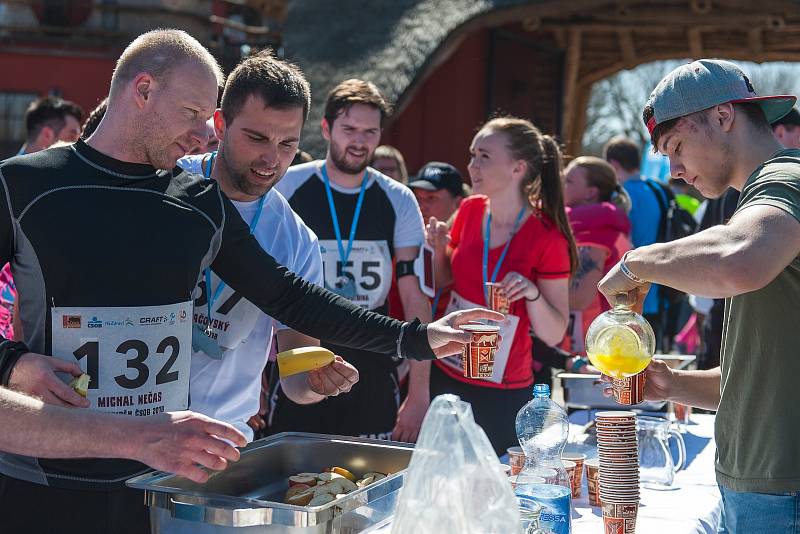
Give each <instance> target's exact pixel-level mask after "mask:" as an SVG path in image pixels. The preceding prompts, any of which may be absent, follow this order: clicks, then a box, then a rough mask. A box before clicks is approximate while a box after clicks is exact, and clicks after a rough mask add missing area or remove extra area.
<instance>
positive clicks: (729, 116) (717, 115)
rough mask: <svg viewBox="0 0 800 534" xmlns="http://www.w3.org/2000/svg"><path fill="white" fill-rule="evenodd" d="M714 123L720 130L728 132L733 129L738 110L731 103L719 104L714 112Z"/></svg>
mask: <svg viewBox="0 0 800 534" xmlns="http://www.w3.org/2000/svg"><path fill="white" fill-rule="evenodd" d="M712 117H713V120H714V122H716V124H718V125H719V128H720V130H722V131H723V132H728V131H730V129H731V128H732V127H733V121H734V119H735V118H736V108H735V107H734V106H733V104H731V103H729V102H728V103H725V104H719V105H718V106H716V107H715V108H714V109H713V110H712Z"/></svg>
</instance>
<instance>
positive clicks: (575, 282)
mask: <svg viewBox="0 0 800 534" xmlns="http://www.w3.org/2000/svg"><path fill="white" fill-rule="evenodd" d="M590 249H591V247H578V270H577V271H575V275H574V276H573V277H572V284H571V285H572V287H573V288H576V287H578V286H579V285H581V282H582V281H583V279H584V277H585V276H586V275H587V274H589V273H590V272H592V271H594V270H595V269H599V268H600V265H599V264H598V263H597V262H596V261H595V259H594V258H592V254H591V250H590Z"/></svg>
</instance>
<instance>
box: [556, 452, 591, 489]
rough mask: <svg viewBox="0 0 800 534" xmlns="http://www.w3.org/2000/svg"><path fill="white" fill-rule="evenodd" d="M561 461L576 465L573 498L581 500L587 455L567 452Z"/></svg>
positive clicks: (573, 479)
mask: <svg viewBox="0 0 800 534" xmlns="http://www.w3.org/2000/svg"><path fill="white" fill-rule="evenodd" d="M561 459H562V460H565V461H566V460H569V461H570V462H574V463H575V474H574V476H573V478H572V498H573V499H579V498H580V496H581V484H582V483H583V463H584V462H585V461H586V455H585V454H582V453H579V452H565V453H564V454H562V455H561Z"/></svg>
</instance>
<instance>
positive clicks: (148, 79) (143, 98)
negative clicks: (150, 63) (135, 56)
mask: <svg viewBox="0 0 800 534" xmlns="http://www.w3.org/2000/svg"><path fill="white" fill-rule="evenodd" d="M131 87H132V88H133V100H134V102H136V107H138V108H139V109H142V108H144V107H145V106H146V105H147V103H148V101H149V100H150V98H151V97H152V92H153V89H154V87H155V81H154V80H153V77H152V76H150V75H149V74H147V73H146V72H143V73H141V74H139V75H138V76H136V78H134V79H133V82H131Z"/></svg>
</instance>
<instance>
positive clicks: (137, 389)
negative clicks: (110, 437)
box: [52, 302, 192, 416]
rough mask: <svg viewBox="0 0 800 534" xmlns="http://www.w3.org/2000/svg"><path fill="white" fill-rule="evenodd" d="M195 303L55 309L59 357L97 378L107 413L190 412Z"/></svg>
mask: <svg viewBox="0 0 800 534" xmlns="http://www.w3.org/2000/svg"><path fill="white" fill-rule="evenodd" d="M191 312H192V305H191V303H190V302H184V303H179V304H169V305H165V306H142V307H135V308H117V307H115V308H84V307H81V308H77V307H72V308H53V309H52V332H53V356H55V357H56V358H60V359H62V360H66V361H72V362H77V363H78V365H80V367H81V369H83V372H84V373H86V374H88V375H89V376H90V377H91V381H90V382H89V394H88V398H89V402H90V403H91V408H93V409H95V410H98V411H101V412H111V413H121V414H126V415H135V416H147V415H153V414H157V413H161V412H164V411H176V410H185V409H186V408H187V406H188V400H189V365H190V360H191V354H192V344H191V343H192V315H191Z"/></svg>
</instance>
